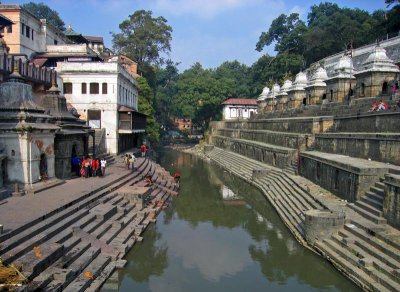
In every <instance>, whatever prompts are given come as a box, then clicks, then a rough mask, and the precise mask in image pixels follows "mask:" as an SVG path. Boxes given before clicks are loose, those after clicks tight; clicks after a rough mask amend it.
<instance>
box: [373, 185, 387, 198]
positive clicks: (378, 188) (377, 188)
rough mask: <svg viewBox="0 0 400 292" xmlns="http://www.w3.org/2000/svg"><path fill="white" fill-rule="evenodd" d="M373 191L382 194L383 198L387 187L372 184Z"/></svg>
mask: <svg viewBox="0 0 400 292" xmlns="http://www.w3.org/2000/svg"><path fill="white" fill-rule="evenodd" d="M371 192H373V193H375V194H376V195H378V196H381V197H382V198H383V196H384V195H385V189H384V188H380V187H377V186H372V187H371Z"/></svg>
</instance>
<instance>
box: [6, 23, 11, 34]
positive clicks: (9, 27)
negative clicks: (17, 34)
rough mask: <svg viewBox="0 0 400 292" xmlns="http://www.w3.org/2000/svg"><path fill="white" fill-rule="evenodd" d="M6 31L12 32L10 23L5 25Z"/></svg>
mask: <svg viewBox="0 0 400 292" xmlns="http://www.w3.org/2000/svg"><path fill="white" fill-rule="evenodd" d="M6 31H7V33H12V24H10V25H7V26H6Z"/></svg>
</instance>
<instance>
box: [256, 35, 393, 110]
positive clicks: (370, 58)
mask: <svg viewBox="0 0 400 292" xmlns="http://www.w3.org/2000/svg"><path fill="white" fill-rule="evenodd" d="M399 40H400V38H399ZM364 55H365V54H364ZM397 61H399V60H397ZM327 71H328V72H327ZM399 72H400V71H399V68H398V66H397V65H396V64H395V62H394V61H393V60H391V59H390V58H389V57H388V56H387V54H386V50H385V48H383V47H382V46H381V45H379V44H377V45H376V46H375V48H374V49H373V50H372V52H371V53H370V54H369V55H367V58H366V59H364V60H362V61H361V62H360V64H359V65H358V66H357V68H354V65H353V58H352V57H351V56H349V55H348V54H344V55H343V56H342V57H341V58H340V59H339V60H338V62H337V63H336V64H335V66H334V67H333V68H331V69H330V70H326V69H325V68H323V67H321V66H320V64H319V63H317V64H316V65H314V66H312V67H310V68H309V69H308V70H306V71H305V72H299V73H298V74H297V75H296V78H295V80H294V82H292V81H291V80H285V82H284V83H283V85H282V86H279V85H278V84H275V85H274V86H273V87H272V89H269V88H268V87H264V89H263V91H262V93H261V95H260V97H259V98H258V99H257V104H258V113H268V112H274V111H285V110H291V109H297V108H301V107H304V106H308V105H320V104H326V103H330V102H337V103H350V102H351V100H352V99H353V98H362V97H367V96H381V95H389V94H393V93H395V91H396V90H397V87H398V83H397V82H398V81H397V80H398V78H399Z"/></svg>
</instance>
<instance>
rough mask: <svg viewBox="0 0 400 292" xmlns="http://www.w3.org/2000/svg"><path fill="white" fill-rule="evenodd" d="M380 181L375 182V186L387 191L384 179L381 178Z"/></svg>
mask: <svg viewBox="0 0 400 292" xmlns="http://www.w3.org/2000/svg"><path fill="white" fill-rule="evenodd" d="M379 180H380V181H377V182H375V186H376V187H378V188H380V189H385V184H384V183H383V181H384V178H380V179H379Z"/></svg>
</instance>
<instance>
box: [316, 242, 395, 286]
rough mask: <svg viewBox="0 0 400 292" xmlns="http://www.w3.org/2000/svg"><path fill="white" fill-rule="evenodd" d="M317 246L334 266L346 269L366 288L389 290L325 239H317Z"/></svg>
mask: <svg viewBox="0 0 400 292" xmlns="http://www.w3.org/2000/svg"><path fill="white" fill-rule="evenodd" d="M315 246H316V247H317V248H318V249H319V250H320V251H322V253H323V255H324V257H325V258H327V259H328V260H329V261H331V262H333V263H334V266H339V267H340V269H341V270H343V271H345V273H346V275H348V277H349V278H351V279H352V280H353V281H354V282H355V283H357V285H358V286H360V287H364V288H365V290H371V291H388V290H387V289H386V288H385V287H384V286H383V285H381V284H379V283H378V282H376V281H375V280H374V279H372V278H371V277H370V276H369V275H367V274H366V273H365V272H364V271H363V270H361V269H360V268H359V267H358V266H356V265H354V264H352V263H351V262H349V261H348V260H347V259H346V257H343V256H342V255H341V254H340V253H338V252H337V251H336V249H334V248H332V247H331V246H330V245H329V244H327V242H326V241H325V240H324V241H317V242H316V243H315Z"/></svg>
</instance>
